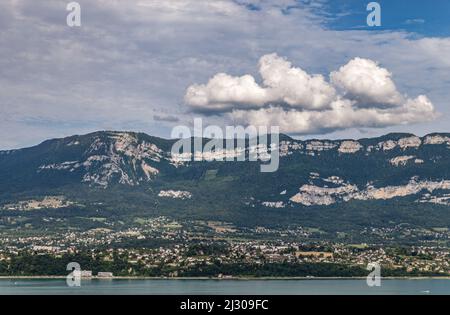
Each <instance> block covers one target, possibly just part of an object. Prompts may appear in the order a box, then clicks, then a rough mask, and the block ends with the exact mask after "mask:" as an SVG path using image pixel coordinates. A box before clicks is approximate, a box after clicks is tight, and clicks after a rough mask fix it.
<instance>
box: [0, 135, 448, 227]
mask: <svg viewBox="0 0 450 315" xmlns="http://www.w3.org/2000/svg"><path fill="white" fill-rule="evenodd" d="M175 141H176V140H166V139H161V138H157V137H152V136H149V135H147V134H144V133H134V132H115V131H99V132H94V133H90V134H86V135H75V136H71V137H67V138H61V139H52V140H47V141H45V142H43V143H41V144H39V145H37V146H34V147H30V148H24V149H18V150H8V151H0V215H7V214H14V213H15V214H17V215H18V214H20V213H24V211H26V213H28V214H30V213H33V214H36V215H39V214H42V213H44V212H45V213H46V214H48V213H54V214H57V215H74V214H76V215H79V214H80V212H82V213H83V215H94V214H95V215H99V214H101V215H102V216H109V217H113V218H117V219H120V218H123V217H124V216H136V215H139V216H143V215H144V216H158V215H164V216H169V217H174V218H182V219H193V220H218V221H225V222H230V223H233V224H236V225H240V226H260V225H262V226H278V225H282V226H286V225H290V224H302V225H306V226H312V227H320V228H321V229H323V230H326V231H348V230H354V229H361V228H364V227H392V226H395V225H399V224H407V225H411V226H414V227H424V228H427V227H440V228H448V227H450V159H449V158H450V134H444V133H435V134H429V135H426V136H424V137H417V136H415V135H412V134H403V133H396V134H388V135H385V136H382V137H378V138H366V139H359V140H348V139H347V140H317V139H315V140H306V141H300V140H296V139H293V138H291V137H289V136H286V135H280V145H279V152H280V165H279V169H278V171H276V172H273V173H262V172H260V163H261V162H259V161H256V162H255V161H253V162H252V161H242V162H237V161H235V162H225V161H182V160H181V159H180V158H179V156H173V155H172V154H171V152H170V151H171V147H172V145H173V143H174V142H175ZM203 141H207V139H203ZM245 150H246V151H247V152H250V151H252V150H255V148H252V147H250V142H248V141H246V148H245ZM230 154H234V151H233V152H230V151H218V152H215V153H214V154H213V157H223V156H226V155H228V156H229V155H230Z"/></svg>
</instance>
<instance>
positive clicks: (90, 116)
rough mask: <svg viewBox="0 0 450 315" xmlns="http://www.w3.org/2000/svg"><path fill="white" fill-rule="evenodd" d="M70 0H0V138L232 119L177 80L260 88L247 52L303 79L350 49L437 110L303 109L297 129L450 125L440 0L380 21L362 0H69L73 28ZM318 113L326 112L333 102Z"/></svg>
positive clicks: (7, 143) (334, 67) (332, 131)
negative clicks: (195, 105) (428, 114)
mask: <svg viewBox="0 0 450 315" xmlns="http://www.w3.org/2000/svg"><path fill="white" fill-rule="evenodd" d="M67 2H68V1H64V0H42V1H39V2H36V1H31V0H14V1H13V0H5V1H1V3H0V30H1V31H0V68H1V69H2V75H1V77H0V135H1V137H0V150H1V149H11V148H19V147H24V146H29V145H34V144H37V143H39V142H41V141H43V140H45V139H47V138H53V137H62V136H68V135H72V134H81V133H86V132H91V131H95V130H105V129H114V130H133V131H143V132H147V133H149V134H153V135H157V136H162V137H169V136H170V131H171V129H172V127H173V126H174V125H176V124H183V125H190V124H192V121H193V118H194V117H199V116H201V117H203V118H204V119H205V121H206V123H214V124H219V125H226V124H230V123H233V120H232V119H230V113H229V112H217V113H216V114H215V115H210V114H208V115H203V114H202V113H199V112H196V111H195V110H193V109H192V105H190V104H187V102H186V92H187V89H188V88H189V87H191V86H193V85H200V86H202V85H206V84H207V83H208V82H209V80H210V79H211V78H213V77H214V76H215V75H216V74H218V73H226V74H228V75H229V76H230V77H231V78H236V77H239V76H243V75H250V76H252V77H253V78H254V80H255V82H256V84H258V86H259V87H263V88H266V87H265V86H264V82H263V79H264V78H263V77H262V76H261V74H260V73H259V72H260V69H259V68H258V61H259V60H260V58H261V57H262V56H266V55H270V54H274V53H275V54H277V56H279V57H280V58H285V60H288V61H289V62H290V63H291V65H292V67H293V68H296V69H302V71H304V72H305V73H307V74H308V75H309V76H311V77H314V76H316V75H322V76H323V78H324V80H325V83H324V84H325V85H330V84H331V82H330V80H331V79H330V74H331V73H333V72H336V71H338V70H339V69H340V67H342V66H344V65H346V64H348V63H349V61H351V60H353V59H354V58H363V59H364V60H371V61H373V62H376V63H377V64H378V65H379V67H380V68H382V69H386V71H388V72H389V73H390V74H391V77H390V78H389V80H392V82H393V83H395V91H394V92H392V93H394V94H395V93H396V94H398V95H401V96H402V98H403V102H404V103H407V102H408V101H409V102H412V100H414V99H416V98H417V97H418V96H419V95H424V96H426V97H427V98H428V99H429V100H430V102H431V103H432V104H433V106H434V110H435V112H436V116H435V117H434V116H433V119H432V120H431V119H430V120H426V121H425V120H423V121H421V120H420V119H416V118H417V117H416V116H417V115H416V116H414V115H412V114H411V112H409V111H406V112H405V111H399V112H398V113H399V115H405V116H408V117H409V116H412V118H408V119H405V120H404V121H403V120H399V119H395V117H391V118H390V119H389V121H388V122H387V123H386V122H384V123H382V124H379V125H377V124H378V120H376V119H375V120H373V121H371V122H370V123H369V124H366V123H365V120H364V119H360V118H358V117H359V116H358V115H356V114H355V115H354V116H355V117H354V118H352V121H348V122H345V123H344V122H343V123H341V124H339V125H338V126H335V127H331V128H330V126H327V124H326V123H324V125H323V126H322V125H321V123H322V120H314V124H316V125H315V126H314V128H303V129H301V132H300V134H298V135H296V136H299V137H302V138H310V137H315V138H359V137H368V136H378V135H382V134H385V133H388V132H398V131H400V132H412V133H416V134H418V135H424V134H426V133H430V132H435V131H436V132H445V131H447V132H448V131H450V130H449V128H448V126H449V125H450V118H449V117H450V116H449V115H450V108H449V105H450V93H449V91H450V75H449V73H450V19H449V18H448V12H450V1H445V0H434V1H428V2H427V1H411V0H409V1H406V0H386V1H378V2H379V3H380V4H381V8H382V12H381V13H382V21H381V22H382V26H381V27H379V28H369V27H367V25H366V24H365V21H366V16H367V14H368V12H367V11H366V5H367V3H368V2H369V1H361V0H350V1H325V0H317V1H307V0H302V1H295V0H278V1H271V0H216V1H203V0H171V1H163V0H161V1H159V0H158V1H155V0H151V1H150V0H129V1H120V0H108V1H103V0H79V1H78V2H79V3H80V5H81V8H82V16H81V19H82V26H81V27H79V28H70V27H68V26H67V25H66V15H67V12H66V10H65V6H66V4H67ZM375 70H379V69H375ZM342 85H344V86H345V87H346V88H349V87H348V86H346V85H345V82H344V84H342V82H341V83H339V84H337V85H336V86H333V88H336V89H340V88H342ZM301 88H303V86H301ZM294 90H295V86H294ZM369 90H370V89H369ZM291 92H294V93H296V91H291ZM372 92H373V91H372ZM339 93H341V92H339ZM367 93H371V92H370V91H367ZM347 94H351V93H349V91H347ZM278 96H279V95H278ZM297 96H298V95H297ZM350 96H351V95H350ZM279 97H283V95H281V96H279ZM338 97H339V95H338ZM383 97H384V98H386V95H382V98H383ZM349 101H352V100H351V99H350V100H349ZM303 103H305V102H302V100H300V101H299V104H303ZM230 104H232V105H233V106H236V107H239V106H241V104H234V103H233V102H230ZM207 105H211V104H206V105H205V106H207ZM213 105H214V104H213ZM285 105H286V104H282V105H280V106H285ZM297 105H298V104H296V105H295V106H297ZM303 105H305V104H303ZM307 105H308V104H306V106H307ZM397 105H398V106H403V105H404V104H401V102H400V101H399V103H398V104H397ZM264 106H272V104H266V103H264ZM326 106H327V104H326ZM326 106H325V107H326ZM353 106H358V104H356V105H353ZM302 110H303V109H298V108H295V109H294V111H302ZM373 110H374V111H378V110H379V108H378V107H376V106H375V107H374V108H373ZM318 112H319V113H318V114H320V115H322V112H320V111H318ZM289 113H290V112H288V114H289ZM393 113H396V112H395V111H394V112H393ZM393 113H391V112H390V113H389V115H391V116H392V114H393ZM244 114H246V113H244ZM285 114H286V113H282V115H281V116H280V117H283V115H285ZM314 114H316V113H314ZM325 114H326V115H325V116H324V117H328V118H327V119H331V120H333V117H332V116H330V115H331V114H333V113H325ZM353 114H354V113H353V112H351V115H353ZM357 114H358V113H357ZM271 115H273V113H271ZM285 116H286V115H285ZM288 116H295V115H288ZM297 116H298V117H299V119H302V117H303V116H302V115H301V114H297ZM297 116H295V117H297ZM322 116H323V115H322ZM322 116H321V117H322ZM240 117H241V118H242V117H247V116H246V115H240ZM330 117H331V118H330ZM266 118H267V117H266ZM268 118H273V117H272V116H271V117H268ZM378 118H379V117H378ZM378 118H377V119H378ZM243 122H244V123H246V122H248V121H245V119H244V120H243ZM289 124H290V125H294V126H295V125H296V124H298V125H302V122H301V121H300V120H299V121H295V120H294V121H290V122H289ZM297 129H298V128H297ZM297 129H295V128H294V129H293V131H298V130H297ZM282 131H283V130H282ZM288 132H289V130H288ZM294 133H295V132H294ZM292 134H293V133H292Z"/></svg>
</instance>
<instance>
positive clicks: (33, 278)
mask: <svg viewBox="0 0 450 315" xmlns="http://www.w3.org/2000/svg"><path fill="white" fill-rule="evenodd" d="M66 278H67V276H0V280H15V279H23V280H51V279H55V280H57V279H66ZM365 279H366V277H238V276H237V277H231V278H219V277H145V276H135V277H134V276H113V277H97V276H92V277H82V278H81V280H82V281H83V280H84V281H87V280H201V281H204V280H216V281H229V280H242V281H251V280H267V281H270V280H365ZM427 279H433V280H450V276H431V277H427V276H424V277H420V276H419V277H407V276H406V277H382V278H381V280H427Z"/></svg>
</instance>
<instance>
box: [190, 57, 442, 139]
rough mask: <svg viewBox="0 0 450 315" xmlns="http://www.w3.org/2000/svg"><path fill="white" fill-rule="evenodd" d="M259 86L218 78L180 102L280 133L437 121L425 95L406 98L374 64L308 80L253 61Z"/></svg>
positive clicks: (271, 60) (280, 63)
mask: <svg viewBox="0 0 450 315" xmlns="http://www.w3.org/2000/svg"><path fill="white" fill-rule="evenodd" d="M259 73H260V75H261V78H262V83H261V84H259V83H257V81H256V79H255V78H254V77H253V76H251V75H248V74H247V75H243V76H240V77H234V76H230V75H228V74H225V73H219V74H217V75H215V76H214V77H213V78H211V79H210V80H209V82H208V83H206V84H195V85H191V86H190V87H189V88H188V89H187V91H186V94H185V102H186V103H187V104H188V105H189V106H190V107H191V108H192V109H193V110H194V111H197V112H209V113H211V112H213V113H216V114H226V115H228V116H229V117H231V119H233V120H234V121H235V122H237V123H239V124H244V125H257V126H260V125H266V126H279V127H280V130H281V131H282V132H288V133H294V134H313V133H314V134H320V133H328V132H332V131H336V130H343V129H347V128H355V127H356V128H363V127H369V128H382V127H387V126H395V125H406V124H411V123H417V122H424V121H430V120H433V119H434V118H436V117H437V113H436V111H435V109H434V106H433V104H432V103H431V101H430V100H429V99H428V97H427V96H425V95H419V96H418V97H416V98H414V99H412V98H408V97H407V96H406V95H402V94H401V93H400V92H399V91H398V90H397V88H396V86H395V84H394V82H393V80H392V74H391V73H390V72H389V71H388V70H387V69H385V68H382V67H381V66H379V65H378V64H377V63H376V62H375V61H372V60H369V59H363V58H354V59H352V60H350V61H349V62H348V63H347V64H346V65H344V66H342V67H340V68H339V70H337V71H333V72H331V74H330V80H329V82H328V81H327V80H325V78H324V77H323V76H322V75H316V74H314V75H310V74H308V73H307V72H305V71H304V70H302V69H300V68H297V67H293V66H292V64H291V63H290V62H289V61H287V60H286V59H284V58H281V57H279V56H278V55H277V54H268V55H264V56H262V57H261V58H260V60H259Z"/></svg>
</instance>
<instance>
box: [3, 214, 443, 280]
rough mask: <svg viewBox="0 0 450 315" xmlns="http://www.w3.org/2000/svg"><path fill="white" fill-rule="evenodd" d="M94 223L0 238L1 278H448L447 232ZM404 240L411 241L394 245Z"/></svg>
mask: <svg viewBox="0 0 450 315" xmlns="http://www.w3.org/2000/svg"><path fill="white" fill-rule="evenodd" d="M46 219H47V220H49V221H52V220H54V219H53V218H51V217H49V218H46ZM97 220H100V221H102V226H106V227H102V228H98V227H97V228H93V229H89V230H77V229H68V230H67V231H66V232H60V231H58V232H53V233H39V232H37V231H32V232H30V233H27V232H26V231H24V230H22V231H20V230H18V231H16V233H15V235H14V236H11V233H10V232H9V233H6V232H2V233H0V275H1V276H51V275H64V274H66V273H67V272H66V263H67V262H69V261H75V262H78V263H79V264H80V267H81V268H82V270H83V272H82V276H83V277H93V276H96V277H98V278H111V277H114V276H129V277H138V276H155V277H202V276H206V277H215V278H232V277H239V276H254V277H294V276H302V277H303V276H304V277H321V276H324V277H327V276H349V277H350V276H364V275H366V274H368V272H369V271H367V269H366V268H367V265H368V264H369V263H378V264H380V265H381V266H382V268H383V270H384V271H386V276H449V275H450V251H449V247H448V241H449V239H450V234H449V232H448V231H446V230H434V231H431V230H416V229H413V228H408V227H401V226H396V227H393V228H384V229H377V228H365V229H364V230H361V231H360V234H362V235H367V236H368V237H366V239H367V240H371V239H372V240H373V242H361V243H351V242H349V241H348V239H346V238H345V236H342V241H340V240H339V238H338V239H335V240H330V239H327V238H325V237H324V236H323V234H324V233H323V232H322V231H320V229H317V228H316V229H314V228H305V227H300V226H294V227H290V228H283V229H277V228H273V229H271V228H265V227H255V228H242V227H236V226H233V225H231V224H229V223H225V222H215V221H185V222H183V221H180V222H178V221H174V220H172V219H169V218H167V217H155V218H147V219H143V218H137V219H135V221H134V224H131V225H128V226H126V227H124V228H119V227H118V226H117V222H116V223H113V222H112V221H111V222H109V221H108V220H107V219H104V220H103V219H100V218H97ZM107 226H109V227H107ZM402 235H408V237H409V240H415V243H414V244H412V243H404V244H402V245H398V242H397V240H398V239H399V238H401V237H402ZM369 236H370V237H369ZM392 240H396V242H395V243H394V242H392V243H391V241H392ZM42 265H45V268H44V267H42ZM20 266H23V268H24V269H21V267H20Z"/></svg>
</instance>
